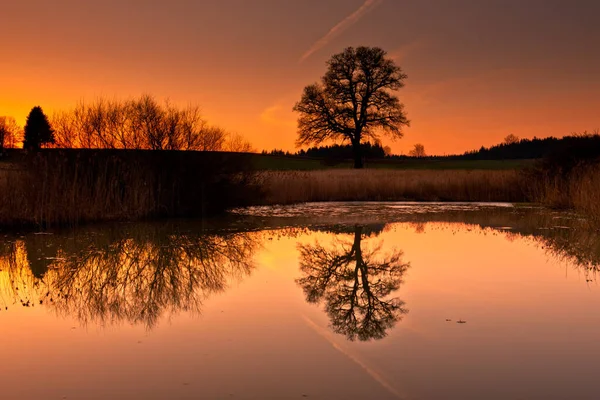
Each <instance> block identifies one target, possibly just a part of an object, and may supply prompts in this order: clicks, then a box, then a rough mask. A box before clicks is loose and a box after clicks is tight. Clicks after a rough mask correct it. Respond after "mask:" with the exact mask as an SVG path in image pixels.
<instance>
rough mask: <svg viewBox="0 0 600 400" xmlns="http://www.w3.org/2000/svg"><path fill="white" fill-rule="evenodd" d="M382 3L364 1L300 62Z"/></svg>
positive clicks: (311, 48)
mask: <svg viewBox="0 0 600 400" xmlns="http://www.w3.org/2000/svg"><path fill="white" fill-rule="evenodd" d="M382 2H383V0H366V1H365V2H364V3H363V5H362V6H360V7H359V8H358V10H356V11H354V12H353V13H352V14H350V15H349V16H347V17H346V18H344V20H343V21H341V22H339V23H338V24H337V25H335V26H334V27H333V28H331V29H330V30H329V32H327V33H326V34H325V36H323V37H322V38H320V39H319V40H317V41H316V42H315V43H313V45H312V46H311V47H310V48H309V49H308V50H307V51H306V52H305V53H304V54H303V55H302V57H300V62H303V61H304V60H306V59H307V58H309V57H310V56H311V55H313V54H314V53H316V52H317V51H319V50H320V49H322V48H323V47H325V46H327V44H328V43H329V42H330V41H331V40H332V39H333V38H335V37H336V36H338V35H340V34H341V33H342V32H344V31H345V30H346V29H348V28H349V27H351V26H352V25H354V24H355V23H357V22H358V21H359V20H360V19H361V18H362V17H363V16H365V14H367V13H368V12H369V11H371V10H373V9H374V8H376V7H377V6H378V5H380V4H381V3H382Z"/></svg>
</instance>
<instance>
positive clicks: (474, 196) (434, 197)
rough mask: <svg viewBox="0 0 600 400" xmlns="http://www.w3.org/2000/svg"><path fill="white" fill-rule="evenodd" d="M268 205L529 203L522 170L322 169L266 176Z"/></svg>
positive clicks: (266, 201) (264, 201) (261, 178)
mask: <svg viewBox="0 0 600 400" xmlns="http://www.w3.org/2000/svg"><path fill="white" fill-rule="evenodd" d="M259 179H260V183H261V185H262V187H263V189H264V191H265V193H266V196H265V198H264V200H263V203H264V204H291V203H300V202H311V201H402V200H415V201H495V202H500V201H506V202H521V201H525V200H526V198H525V195H524V191H523V188H522V181H521V177H520V174H519V172H518V171H513V170H498V171H493V170H490V171H462V170H452V171H450V170H448V171H430V170H411V171H408V170H403V171H394V170H319V171H293V172H275V171H267V172H263V173H262V174H261V175H260V178H259Z"/></svg>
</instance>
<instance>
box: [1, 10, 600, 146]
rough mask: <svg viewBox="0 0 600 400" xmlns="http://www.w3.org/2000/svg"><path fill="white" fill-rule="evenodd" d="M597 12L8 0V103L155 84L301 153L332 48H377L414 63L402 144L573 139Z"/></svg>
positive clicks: (156, 89) (587, 87)
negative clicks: (302, 131)
mask: <svg viewBox="0 0 600 400" xmlns="http://www.w3.org/2000/svg"><path fill="white" fill-rule="evenodd" d="M415 3H417V4H415ZM597 15H600V4H599V3H597V2H596V1H592V0H576V1H561V0H527V1H522V0H518V1H517V0H489V1H485V2H481V1H475V0H455V1H449V0H448V1H446V0H437V1H435V0H423V1H419V2H407V1H401V0H367V1H365V0H327V1H316V0H306V1H300V0H290V1H281V0H253V1H246V0H205V1H192V0H185V1H184V0H173V1H142V0H119V1H117V0H105V1H102V2H100V1H98V2H81V1H78V0H57V1H54V2H48V1H46V0H20V1H6V2H3V3H2V5H1V6H0V38H2V50H3V51H2V53H3V57H1V58H0V115H12V116H14V117H15V118H17V120H18V121H19V122H21V123H23V122H24V119H25V116H26V115H27V112H28V111H29V110H30V109H31V107H33V106H34V105H38V104H39V105H41V106H42V107H43V108H44V110H45V111H46V112H47V113H49V114H51V113H52V112H53V111H54V110H56V109H60V108H64V107H69V106H72V105H73V104H75V103H76V102H77V101H79V100H80V99H82V98H84V99H93V98H95V97H97V96H107V97H111V98H112V97H119V98H124V97H130V96H136V95H139V94H142V93H149V94H153V95H155V96H156V97H157V98H169V99H170V100H172V101H173V102H176V103H181V104H186V103H190V102H191V103H195V104H199V105H200V106H201V107H202V109H203V110H204V114H205V116H206V118H207V119H208V120H209V121H210V122H212V123H214V124H218V125H220V126H223V127H224V128H226V129H228V130H231V131H235V132H238V133H240V134H242V135H244V136H245V137H247V138H248V139H249V140H250V141H251V142H252V143H253V145H254V147H256V148H257V149H259V150H260V149H273V148H283V149H286V150H293V149H294V140H295V136H296V129H295V126H296V123H295V118H296V117H295V115H294V114H293V113H292V112H291V109H292V107H293V105H294V103H295V102H296V101H297V100H298V99H299V97H300V94H301V92H302V88H303V87H304V86H305V85H307V84H310V83H312V82H314V81H316V80H317V79H318V78H319V77H320V76H321V75H322V74H323V72H324V71H325V61H326V60H327V59H328V58H329V57H330V56H331V55H332V54H334V53H336V52H339V51H341V50H342V49H343V48H344V47H346V46H357V45H373V46H381V47H383V48H384V49H386V50H387V51H388V52H389V53H390V55H391V56H393V57H394V58H395V59H396V61H397V62H398V63H399V65H401V66H402V68H403V69H404V71H405V72H406V73H407V74H408V80H407V82H406V83H407V85H406V87H405V88H404V89H402V90H401V91H400V92H399V97H400V98H401V100H402V101H403V102H404V104H405V106H406V110H407V112H408V116H409V118H410V119H411V121H412V124H411V127H410V128H408V129H406V131H405V134H406V135H405V138H404V139H402V140H400V141H397V142H393V143H392V142H389V141H387V140H384V143H386V144H391V146H392V149H393V150H394V151H395V152H397V153H399V152H404V153H406V152H407V151H408V150H409V149H410V148H411V147H412V145H413V144H415V143H417V142H421V143H423V144H424V145H425V148H426V150H427V152H428V153H430V154H444V153H456V152H463V151H465V150H470V149H476V148H479V147H480V146H481V145H486V146H487V145H491V144H494V143H497V142H499V141H501V140H502V138H503V137H504V136H506V135H507V134H509V133H513V134H516V135H518V136H520V137H533V136H540V137H541V136H548V135H555V136H561V135H564V134H568V133H572V132H580V131H583V130H594V129H596V128H600V117H599V116H598V114H599V113H598V111H599V110H600V107H599V106H600V98H599V96H598V95H597V94H598V93H600V77H599V76H598V74H597V68H598V67H597V66H598V65H599V61H600V56H599V55H598V54H599V53H598V51H597V50H598V48H600V27H599V26H598V24H597V21H596V16H597Z"/></svg>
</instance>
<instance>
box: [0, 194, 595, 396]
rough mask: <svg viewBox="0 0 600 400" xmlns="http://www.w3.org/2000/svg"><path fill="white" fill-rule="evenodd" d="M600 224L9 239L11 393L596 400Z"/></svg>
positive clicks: (268, 216) (145, 229)
mask: <svg viewBox="0 0 600 400" xmlns="http://www.w3.org/2000/svg"><path fill="white" fill-rule="evenodd" d="M599 265H600V238H599V237H598V235H597V232H594V231H593V230H590V229H589V227H587V226H586V221H585V220H582V219H581V218H579V217H578V216H576V215H572V214H565V213H555V212H549V211H545V210H542V209H537V208H515V207H512V206H510V205H506V204H494V205H482V204H452V205H449V204H414V203H354V204H352V203H349V204H344V203H335V204H309V205H303V206H291V207H279V208H251V209H245V210H236V212H234V213H232V214H231V215H229V216H227V217H225V218H222V219H219V220H214V221H197V222H191V221H167V222H156V223H136V224H113V225H106V226H100V227H98V226H95V227H91V228H82V229H79V230H76V231H65V232H52V233H50V234H48V233H45V234H42V233H36V234H26V235H6V236H4V237H3V238H2V239H1V241H0V307H1V311H0V346H1V347H0V348H1V349H2V356H1V362H0V381H1V382H2V385H1V387H0V398H1V399H7V400H12V399H15V400H17V399H302V398H309V399H598V398H600V385H599V384H598V382H599V380H598V369H597V368H596V366H597V364H598V361H599V360H600V340H599V339H600V287H599V286H598V282H597V279H596V277H597V274H596V273H597V271H598V266H599Z"/></svg>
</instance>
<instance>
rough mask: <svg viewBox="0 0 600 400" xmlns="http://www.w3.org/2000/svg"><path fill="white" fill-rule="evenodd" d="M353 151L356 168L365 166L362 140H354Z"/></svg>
mask: <svg viewBox="0 0 600 400" xmlns="http://www.w3.org/2000/svg"><path fill="white" fill-rule="evenodd" d="M352 152H353V153H354V168H355V169H361V168H363V167H364V165H363V158H362V149H361V147H360V141H352Z"/></svg>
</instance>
